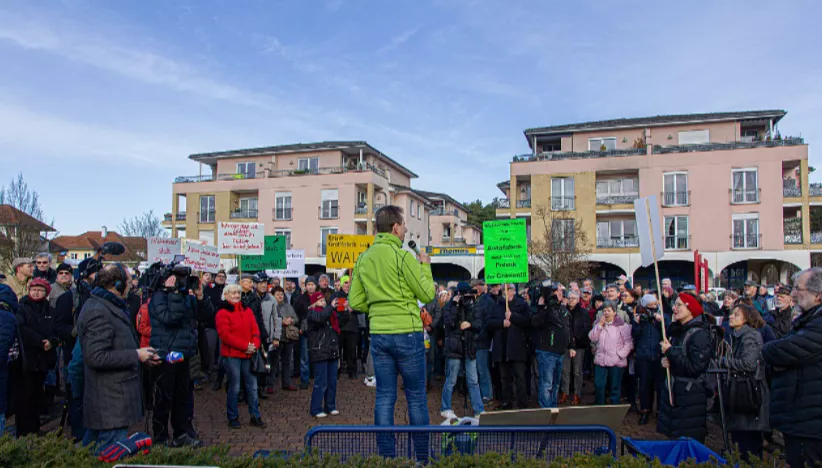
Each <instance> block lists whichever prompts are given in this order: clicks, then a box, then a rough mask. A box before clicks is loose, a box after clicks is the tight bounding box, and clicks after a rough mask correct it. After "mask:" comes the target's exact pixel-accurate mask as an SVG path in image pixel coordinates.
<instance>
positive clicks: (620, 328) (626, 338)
mask: <svg viewBox="0 0 822 468" xmlns="http://www.w3.org/2000/svg"><path fill="white" fill-rule="evenodd" d="M616 309H617V305H616V303H615V302H613V301H606V302H605V304H604V305H603V306H602V311H603V313H602V318H601V319H600V320H599V322H597V324H596V325H594V328H593V329H591V331H590V333H588V337H589V338H591V342H592V343H594V344H595V345H596V354H595V355H594V388H595V389H596V392H595V393H596V401H595V403H596V404H597V405H604V404H605V388H606V384H607V387H608V393H609V394H610V397H611V402H610V403H611V404H612V405H618V404H619V389H620V385H621V384H622V372H623V371H624V370H625V368H626V367H627V366H628V355H629V354H631V350H632V349H634V342H633V339H632V338H631V325H630V324H627V323H625V322H624V321H623V320H622V319H621V318H619V317H617V316H616Z"/></svg>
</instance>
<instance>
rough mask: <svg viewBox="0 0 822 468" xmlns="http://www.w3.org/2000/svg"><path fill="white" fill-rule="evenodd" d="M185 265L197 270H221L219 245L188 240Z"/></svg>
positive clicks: (209, 271) (215, 271)
mask: <svg viewBox="0 0 822 468" xmlns="http://www.w3.org/2000/svg"><path fill="white" fill-rule="evenodd" d="M185 255H186V261H185V263H184V264H185V265H186V266H188V267H191V269H192V270H195V271H205V272H208V273H217V272H218V271H220V254H219V253H217V247H212V246H210V245H205V244H197V243H195V242H186V251H185Z"/></svg>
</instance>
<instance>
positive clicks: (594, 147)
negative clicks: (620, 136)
mask: <svg viewBox="0 0 822 468" xmlns="http://www.w3.org/2000/svg"><path fill="white" fill-rule="evenodd" d="M602 145H605V151H611V150H615V149H616V137H607V138H588V151H602Z"/></svg>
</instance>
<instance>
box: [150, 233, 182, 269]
mask: <svg viewBox="0 0 822 468" xmlns="http://www.w3.org/2000/svg"><path fill="white" fill-rule="evenodd" d="M180 249H181V242H180V239H177V238H171V237H150V238H149V239H148V263H149V264H151V263H155V262H163V263H170V262H171V261H172V260H174V256H175V255H179V254H180V253H181V250H180Z"/></svg>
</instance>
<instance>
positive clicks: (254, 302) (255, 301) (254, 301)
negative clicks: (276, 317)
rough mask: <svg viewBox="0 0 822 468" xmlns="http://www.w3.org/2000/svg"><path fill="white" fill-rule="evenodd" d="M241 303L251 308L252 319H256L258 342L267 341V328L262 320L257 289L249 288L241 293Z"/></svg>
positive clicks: (260, 302)
mask: <svg viewBox="0 0 822 468" xmlns="http://www.w3.org/2000/svg"><path fill="white" fill-rule="evenodd" d="M242 302H243V305H244V306H246V307H248V308H249V309H251V312H252V313H253V314H254V319H256V320H257V327H258V328H259V329H260V340H261V341H260V342H261V343H268V330H266V328H265V322H264V321H263V304H262V300H261V299H260V296H259V294H257V291H254V290H251V291H248V292H244V293H243V298H242Z"/></svg>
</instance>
